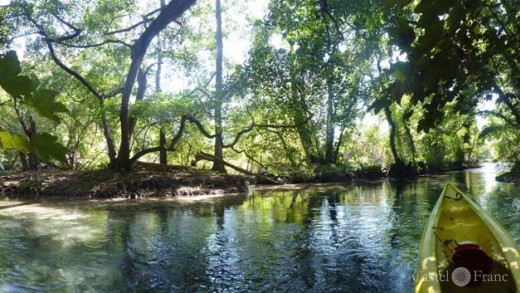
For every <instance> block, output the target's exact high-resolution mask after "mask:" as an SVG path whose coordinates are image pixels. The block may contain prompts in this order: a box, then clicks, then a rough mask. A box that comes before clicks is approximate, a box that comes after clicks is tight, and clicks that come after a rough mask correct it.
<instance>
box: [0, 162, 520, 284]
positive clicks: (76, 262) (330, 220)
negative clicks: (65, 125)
mask: <svg viewBox="0 0 520 293" xmlns="http://www.w3.org/2000/svg"><path fill="white" fill-rule="evenodd" d="M489 170H491V169H489ZM489 170H487V171H483V170H471V171H466V172H453V173H449V174H448V175H440V176H432V177H425V178H420V179H419V180H417V181H415V182H408V183H400V184H395V183H390V182H386V181H379V182H372V183H357V184H353V183H350V184H345V185H336V186H333V185H317V186H312V185H291V186H286V187H282V188H280V189H275V188H265V189H262V190H257V191H253V192H252V193H251V194H250V195H232V196H224V197H206V198H203V199H198V200H195V201H193V200H187V201H184V200H181V201H179V200H176V199H172V198H169V199H151V200H141V201H97V202H85V201H82V202H77V201H66V202H58V201H56V202H43V203H37V202H24V201H0V277H1V278H0V291H2V292H25V291H47V292H49V291H52V292H55V291H102V292H103V291H104V292H106V291H137V292H141V291H154V292H155V291H158V292H172V291H210V292H213V291H225V290H229V291H320V292H322V291H334V290H336V291H342V292H382V291H384V292H412V286H413V275H414V271H415V269H416V268H417V266H418V264H417V250H418V247H419V241H420V237H421V234H422V230H423V225H424V223H425V222H426V221H427V219H428V217H429V212H430V210H431V209H432V207H433V205H434V204H435V202H436V201H437V198H438V196H439V195H440V192H441V190H442V187H443V185H444V183H445V182H447V181H451V182H455V183H456V184H457V186H459V187H461V188H462V190H463V191H464V192H468V194H470V195H472V196H474V197H475V199H476V200H477V202H479V203H480V204H481V205H482V206H483V207H484V208H485V209H486V210H488V211H489V212H490V213H491V214H492V215H493V216H495V217H497V218H498V219H499V221H500V222H501V223H502V224H503V225H504V226H505V227H506V229H507V230H508V231H509V232H510V233H511V234H512V236H513V238H515V240H517V241H518V240H519V238H520V226H519V224H518V223H517V222H518V221H517V215H518V199H517V198H516V194H517V192H518V189H517V187H515V186H514V185H510V184H509V185H508V184H501V183H495V182H494V181H491V180H490V179H489V178H490V176H493V173H492V171H489ZM505 249H507V248H505ZM504 253H517V251H516V250H515V251H509V252H504ZM514 265H518V264H514Z"/></svg>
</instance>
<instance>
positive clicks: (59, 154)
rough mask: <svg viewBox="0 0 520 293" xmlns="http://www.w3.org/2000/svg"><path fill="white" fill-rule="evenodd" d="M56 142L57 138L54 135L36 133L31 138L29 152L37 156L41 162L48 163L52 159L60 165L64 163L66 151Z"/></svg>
mask: <svg viewBox="0 0 520 293" xmlns="http://www.w3.org/2000/svg"><path fill="white" fill-rule="evenodd" d="M57 140H58V137H56V136H54V135H50V134H48V133H38V134H36V135H35V136H34V137H33V138H31V142H30V150H31V151H33V152H34V153H35V154H37V155H38V157H39V158H40V159H41V160H42V161H43V162H49V161H51V160H53V159H54V160H57V161H59V162H61V163H66V162H67V159H66V158H65V154H66V153H67V149H66V148H65V147H64V146H63V145H61V144H60V143H58V142H57Z"/></svg>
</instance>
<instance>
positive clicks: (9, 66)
mask: <svg viewBox="0 0 520 293" xmlns="http://www.w3.org/2000/svg"><path fill="white" fill-rule="evenodd" d="M20 72H22V68H21V67H20V61H19V60H18V56H17V55H16V52H15V51H9V52H7V53H6V54H5V55H4V57H3V58H0V80H3V79H4V78H6V77H10V76H17V75H18V74H20Z"/></svg>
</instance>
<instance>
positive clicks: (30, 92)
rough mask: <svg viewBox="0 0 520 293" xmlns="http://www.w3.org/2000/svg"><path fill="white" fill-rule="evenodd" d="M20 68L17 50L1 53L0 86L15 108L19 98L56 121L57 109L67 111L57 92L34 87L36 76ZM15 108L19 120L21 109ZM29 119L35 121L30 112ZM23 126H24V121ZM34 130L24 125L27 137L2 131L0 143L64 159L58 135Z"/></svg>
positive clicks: (41, 156)
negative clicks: (10, 98) (28, 75)
mask: <svg viewBox="0 0 520 293" xmlns="http://www.w3.org/2000/svg"><path fill="white" fill-rule="evenodd" d="M21 72H22V68H21V65H20V61H19V60H18V56H17V54H16V52H14V51H9V52H7V53H6V54H5V55H3V56H2V57H0V86H1V87H2V88H3V89H4V90H5V91H6V92H7V93H8V94H9V95H10V96H11V97H12V99H13V100H14V105H15V108H16V107H19V106H17V104H16V102H17V101H20V102H22V103H23V104H24V105H26V106H27V107H28V108H29V109H32V110H34V111H35V112H36V113H38V114H39V115H41V116H42V117H46V118H48V119H50V120H52V121H54V122H55V123H59V122H60V121H61V119H60V117H59V116H57V113H66V112H67V108H66V107H65V105H63V104H62V103H60V102H57V101H55V99H56V96H57V95H58V93H57V92H55V91H51V90H47V89H43V88H38V89H37V86H38V84H39V82H38V79H37V78H36V77H32V78H29V77H27V76H24V75H20V74H21ZM16 111H17V115H18V117H19V120H20V121H23V119H24V118H23V117H22V116H21V114H20V109H18V108H16ZM21 123H22V122H21ZM30 123H31V124H32V123H34V120H33V118H32V116H31V118H30ZM22 126H24V127H27V126H26V125H25V122H23V124H22ZM34 131H35V129H34V130H33V129H24V132H25V133H26V134H27V137H24V136H21V135H18V134H14V133H10V132H7V131H2V132H0V138H1V144H0V147H2V148H5V149H15V150H17V151H19V152H31V153H34V154H36V155H37V156H38V157H39V158H40V159H41V160H42V161H44V162H48V161H49V160H51V159H55V160H58V161H60V162H62V163H65V162H66V159H65V153H66V151H67V149H66V148H65V147H63V146H62V145H61V144H59V143H58V142H57V137H56V136H52V135H50V134H48V133H44V132H43V133H34Z"/></svg>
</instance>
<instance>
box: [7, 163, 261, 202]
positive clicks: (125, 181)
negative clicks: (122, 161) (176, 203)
mask: <svg viewBox="0 0 520 293" xmlns="http://www.w3.org/2000/svg"><path fill="white" fill-rule="evenodd" d="M250 181H251V178H248V177H245V176H237V175H215V174H211V173H201V172H186V171H178V170H169V169H163V170H153V169H150V168H148V169H145V168H140V169H137V170H134V171H132V172H114V171H111V170H95V171H64V170H41V171H27V172H17V173H8V174H2V175H0V193H2V194H3V195H16V196H37V197H39V196H42V197H77V198H141V197H156V196H198V195H221V194H229V193H237V192H246V191H247V190H248V188H249V187H248V186H249V182H250Z"/></svg>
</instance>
